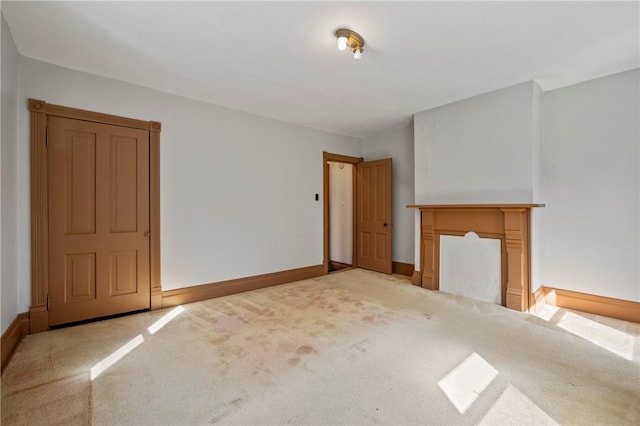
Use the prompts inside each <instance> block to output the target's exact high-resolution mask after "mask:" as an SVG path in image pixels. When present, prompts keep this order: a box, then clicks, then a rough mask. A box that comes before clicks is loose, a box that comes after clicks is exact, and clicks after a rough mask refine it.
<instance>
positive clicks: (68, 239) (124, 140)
mask: <svg viewBox="0 0 640 426" xmlns="http://www.w3.org/2000/svg"><path fill="white" fill-rule="evenodd" d="M47 146H48V206H49V208H48V210H49V219H48V229H49V240H48V241H49V268H48V269H49V270H48V275H49V277H48V281H49V294H50V298H51V299H50V307H49V325H57V324H64V323H68V322H74V321H80V320H85V319H90V318H97V317H102V316H107V315H113V314H118V313H124V312H129V311H135V310H140V309H148V308H149V307H150V245H149V232H150V216H149V213H150V211H149V205H150V198H149V196H150V194H149V179H150V174H149V132H148V131H144V130H141V129H133V128H127V127H120V126H113V125H107V124H99V123H93V122H89V121H82V120H75V119H69V118H61V117H50V118H49V123H48V129H47Z"/></svg>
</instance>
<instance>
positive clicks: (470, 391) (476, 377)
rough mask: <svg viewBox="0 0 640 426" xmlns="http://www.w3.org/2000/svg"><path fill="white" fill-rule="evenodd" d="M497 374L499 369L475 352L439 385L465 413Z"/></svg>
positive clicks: (462, 412) (461, 411) (461, 412)
mask: <svg viewBox="0 0 640 426" xmlns="http://www.w3.org/2000/svg"><path fill="white" fill-rule="evenodd" d="M497 375H498V370H496V369H495V368H493V366H492V365H491V364H489V363H488V362H487V361H485V360H484V359H483V358H482V357H481V356H480V355H478V354H477V353H475V352H474V353H472V354H471V355H469V356H468V357H467V358H466V359H465V360H464V361H462V362H461V363H460V364H459V365H458V366H457V367H456V368H454V369H453V370H451V371H450V372H449V373H448V374H447V375H446V376H444V377H443V378H442V379H441V380H440V381H439V382H438V386H440V389H442V391H443V392H444V394H445V395H446V396H447V398H449V400H450V401H451V403H452V404H453V405H454V406H455V407H456V409H457V410H458V411H459V412H460V414H464V413H465V412H466V411H467V409H468V408H469V407H470V406H471V404H473V403H474V401H475V400H476V399H478V396H480V394H481V393H482V392H483V391H484V390H485V389H486V388H487V387H488V386H489V384H491V382H492V381H493V379H495V378H496V376H497Z"/></svg>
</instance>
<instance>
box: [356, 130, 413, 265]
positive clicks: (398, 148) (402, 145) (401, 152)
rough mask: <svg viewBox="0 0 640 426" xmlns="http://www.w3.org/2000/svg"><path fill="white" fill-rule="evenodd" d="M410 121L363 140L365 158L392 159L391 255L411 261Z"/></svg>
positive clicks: (411, 180) (407, 261)
mask: <svg viewBox="0 0 640 426" xmlns="http://www.w3.org/2000/svg"><path fill="white" fill-rule="evenodd" d="M413 139H414V137H413V123H412V122H408V123H404V124H402V125H399V126H394V127H392V128H390V129H387V130H384V131H383V132H380V133H377V134H375V135H372V136H369V137H367V138H364V139H363V140H362V156H363V157H364V159H365V160H366V161H372V160H379V159H382V158H393V212H392V214H393V241H392V248H391V251H392V258H393V260H394V261H396V262H404V263H411V264H413V263H414V221H415V212H414V211H413V210H412V209H408V208H407V207H406V206H407V204H413V197H414V176H413V169H414V159H413Z"/></svg>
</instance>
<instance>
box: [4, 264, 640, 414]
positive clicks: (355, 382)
mask: <svg viewBox="0 0 640 426" xmlns="http://www.w3.org/2000/svg"><path fill="white" fill-rule="evenodd" d="M570 314H571V315H575V316H576V317H578V318H582V319H583V320H584V321H586V322H585V323H584V324H587V325H579V326H577V325H576V324H578V323H579V319H576V318H573V317H570V316H566V315H568V314H567V313H566V312H560V313H559V311H557V310H554V311H547V312H543V314H542V318H540V317H536V316H534V315H531V314H525V313H516V312H513V311H508V310H506V309H504V308H502V307H500V306H497V305H491V304H487V303H483V302H475V301H471V300H468V299H465V298H461V297H456V296H451V295H447V294H444V293H440V292H430V291H427V290H424V289H421V288H418V287H415V286H412V285H410V284H409V283H408V282H407V280H406V279H404V278H402V277H398V276H388V275H383V274H377V273H374V272H368V271H364V270H359V269H356V270H350V271H346V272H341V273H337V274H331V275H328V276H325V277H321V278H316V279H311V280H305V281H301V282H298V283H293V284H287V285H282V286H277V287H271V288H267V289H263V290H259V291H254V292H250V293H244V294H240V295H234V296H228V297H224V298H219V299H213V300H208V301H204V302H198V303H193V304H189V305H184V306H182V307H177V308H173V309H167V310H162V311H154V312H147V313H143V314H137V315H133V316H129V317H123V318H118V319H113V320H109V321H102V322H96V323H92V324H86V325H82V326H77V327H70V328H66V329H60V330H56V331H51V332H47V333H40V334H35V335H30V336H27V337H26V338H25V339H24V341H23V342H22V344H21V345H20V347H19V348H18V350H17V352H16V354H15V355H14V357H13V359H12V361H11V363H10V364H9V366H8V368H7V369H6V371H5V373H4V374H3V375H2V405H1V409H2V424H3V425H10V424H29V425H33V424H100V425H103V424H104V425H114V424H122V425H131V424H154V425H157V424H172V425H173V424H185V425H191V424H206V423H222V424H289V423H293V424H501V425H504V424H536V425H538V424H556V423H557V424H639V423H640V364H639V362H638V355H639V352H640V349H639V348H638V344H639V340H638V336H639V335H640V325H638V324H630V323H624V322H617V323H616V322H611V323H610V324H606V325H603V324H601V323H598V322H595V321H593V319H589V318H587V317H582V316H581V315H580V314H578V313H570ZM565 318H569V320H565ZM563 321H564V324H563ZM589 322H594V323H595V324H597V326H594V327H589V326H588V324H589ZM572 327H573V328H574V329H580V330H582V332H584V333H585V334H584V335H585V336H586V337H589V336H591V337H593V336H595V339H592V340H596V341H597V344H595V343H592V342H590V341H589V340H587V339H585V338H583V337H579V336H577V335H576V334H573V333H571V332H569V331H567V330H569V329H571V328H572ZM585 330H586V331H585ZM607 330H609V331H610V332H611V333H608V331H607ZM573 331H575V330H573ZM589 333H590V335H589ZM616 333H617V334H616ZM609 335H612V336H614V337H613V338H609V337H607V336H609ZM598 336H599V337H598ZM591 337H589V338H591ZM598 339H599V340H598ZM612 339H613V340H612ZM608 346H609V347H608ZM611 346H613V347H614V348H613V349H612V348H611Z"/></svg>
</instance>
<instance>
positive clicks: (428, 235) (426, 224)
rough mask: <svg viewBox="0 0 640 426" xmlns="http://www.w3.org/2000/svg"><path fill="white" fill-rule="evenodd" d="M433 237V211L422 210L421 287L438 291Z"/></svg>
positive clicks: (436, 252) (436, 251)
mask: <svg viewBox="0 0 640 426" xmlns="http://www.w3.org/2000/svg"><path fill="white" fill-rule="evenodd" d="M437 242H438V241H437V240H436V236H435V211H434V210H422V287H424V288H426V289H429V290H438V288H439V285H438V271H437V266H438V265H437V262H436V260H437V259H436V256H437V255H438V247H437Z"/></svg>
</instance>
